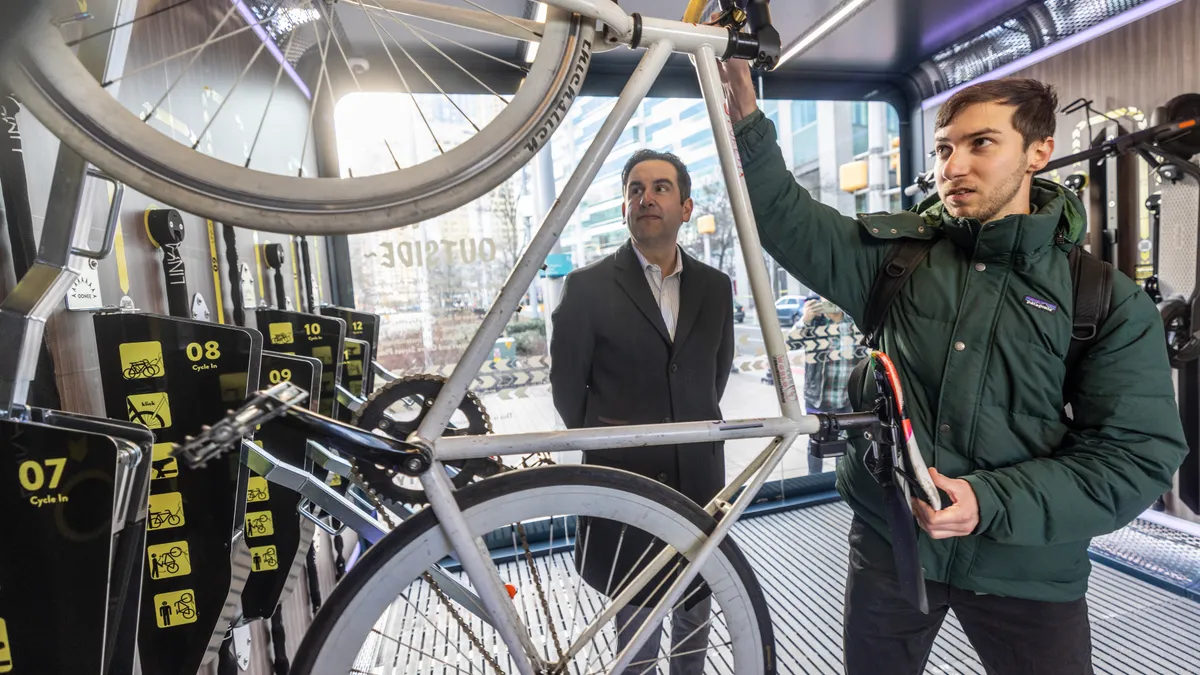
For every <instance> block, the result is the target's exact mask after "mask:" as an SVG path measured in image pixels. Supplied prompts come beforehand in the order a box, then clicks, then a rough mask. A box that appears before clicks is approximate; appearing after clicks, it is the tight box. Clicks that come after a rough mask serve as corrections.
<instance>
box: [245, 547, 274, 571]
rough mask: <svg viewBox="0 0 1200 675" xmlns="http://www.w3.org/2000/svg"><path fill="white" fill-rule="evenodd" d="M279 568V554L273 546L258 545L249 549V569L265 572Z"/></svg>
mask: <svg viewBox="0 0 1200 675" xmlns="http://www.w3.org/2000/svg"><path fill="white" fill-rule="evenodd" d="M277 569H279V556H278V555H276V554H275V547H274V546H258V547H255V548H252V549H250V571H251V572H266V571H268V570H277Z"/></svg>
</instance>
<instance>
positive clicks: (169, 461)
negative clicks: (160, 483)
mask: <svg viewBox="0 0 1200 675" xmlns="http://www.w3.org/2000/svg"><path fill="white" fill-rule="evenodd" d="M173 446H174V444H173V443H155V444H154V447H153V454H152V455H151V459H150V480H162V479H165V478H174V477H176V476H178V475H179V461H178V460H176V459H175V458H174V457H172V456H171V449H172V447H173Z"/></svg>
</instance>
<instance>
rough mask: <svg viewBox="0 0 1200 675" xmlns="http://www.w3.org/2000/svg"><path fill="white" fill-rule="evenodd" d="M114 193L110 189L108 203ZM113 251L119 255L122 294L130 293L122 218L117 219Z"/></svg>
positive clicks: (118, 267) (118, 271)
mask: <svg viewBox="0 0 1200 675" xmlns="http://www.w3.org/2000/svg"><path fill="white" fill-rule="evenodd" d="M110 185H111V184H110ZM113 193H114V190H109V193H108V203H109V204H110V205H111V204H112V200H113ZM113 252H114V253H116V255H117V281H118V282H120V284H121V294H122V295H129V264H128V263H127V262H126V261H125V233H124V232H123V231H122V227H121V221H120V219H118V220H117V231H116V233H115V234H114V235H113Z"/></svg>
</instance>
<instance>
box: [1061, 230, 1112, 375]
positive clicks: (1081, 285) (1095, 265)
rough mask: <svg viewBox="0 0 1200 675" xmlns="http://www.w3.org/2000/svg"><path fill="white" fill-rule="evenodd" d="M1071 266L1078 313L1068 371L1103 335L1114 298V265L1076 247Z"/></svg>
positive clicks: (1069, 254) (1073, 251)
mask: <svg viewBox="0 0 1200 675" xmlns="http://www.w3.org/2000/svg"><path fill="white" fill-rule="evenodd" d="M1067 260H1068V261H1069V262H1070V265H1071V283H1072V285H1073V287H1074V293H1075V315H1074V319H1073V322H1072V325H1071V346H1070V347H1068V348H1067V360H1066V363H1067V373H1068V376H1069V375H1070V373H1071V372H1072V371H1073V370H1074V368H1075V365H1076V364H1077V363H1078V362H1079V358H1080V357H1081V356H1083V353H1084V352H1085V351H1087V348H1088V346H1089V345H1091V343H1092V341H1093V340H1095V339H1096V336H1097V335H1099V334H1100V327H1101V326H1102V325H1103V324H1104V319H1105V318H1107V317H1108V309H1109V303H1110V302H1111V300H1112V279H1113V274H1112V272H1113V267H1112V265H1110V264H1108V263H1106V262H1104V261H1103V260H1101V259H1099V258H1097V257H1096V256H1094V255H1092V254H1090V253H1088V252H1087V251H1084V250H1083V248H1082V247H1080V246H1075V247H1073V248H1072V249H1071V252H1070V253H1068V254H1067Z"/></svg>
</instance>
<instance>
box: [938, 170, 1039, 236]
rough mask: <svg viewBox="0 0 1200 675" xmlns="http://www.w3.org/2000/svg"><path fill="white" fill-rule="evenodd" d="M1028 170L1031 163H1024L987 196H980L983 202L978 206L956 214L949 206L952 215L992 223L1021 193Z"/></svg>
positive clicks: (964, 209) (958, 211)
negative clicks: (1001, 210)
mask: <svg viewBox="0 0 1200 675" xmlns="http://www.w3.org/2000/svg"><path fill="white" fill-rule="evenodd" d="M1028 168H1029V162H1028V161H1022V162H1021V167H1020V168H1019V169H1017V170H1016V171H1014V172H1013V173H1012V174H1011V175H1010V176H1009V177H1008V179H1007V180H1005V181H1004V182H1003V183H1001V184H1000V185H997V186H996V187H995V188H994V189H992V190H989V191H988V193H987V194H986V195H982V194H981V195H980V196H981V197H983V202H982V203H981V204H979V205H978V206H974V207H967V208H962V209H957V213H955V211H956V209H954V208H953V207H949V205H947V207H948V208H949V210H950V215H952V216H954V217H955V218H974V219H976V220H978V221H979V222H981V223H987V222H990V221H992V220H993V219H995V218H996V216H997V215H1000V209H1003V208H1004V207H1006V206H1008V204H1009V202H1011V201H1012V200H1013V198H1014V197H1016V196H1017V193H1018V192H1020V191H1021V184H1022V183H1023V182H1024V181H1025V172H1026V170H1027V169H1028ZM1004 215H1008V214H1004Z"/></svg>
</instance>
